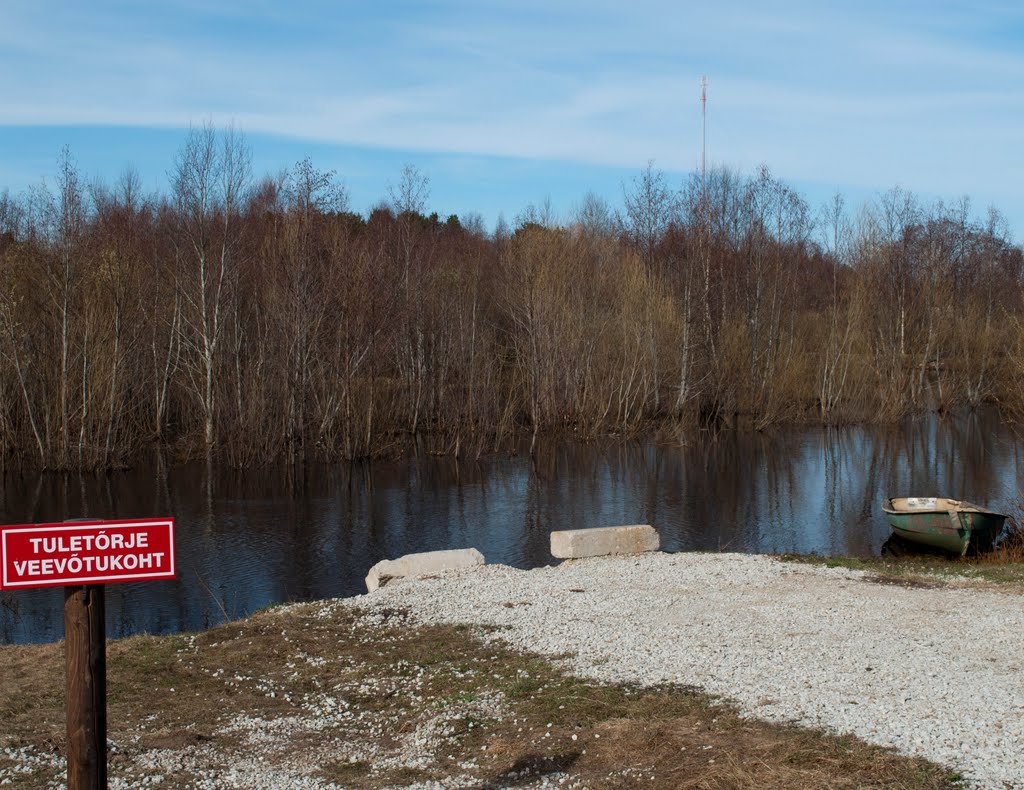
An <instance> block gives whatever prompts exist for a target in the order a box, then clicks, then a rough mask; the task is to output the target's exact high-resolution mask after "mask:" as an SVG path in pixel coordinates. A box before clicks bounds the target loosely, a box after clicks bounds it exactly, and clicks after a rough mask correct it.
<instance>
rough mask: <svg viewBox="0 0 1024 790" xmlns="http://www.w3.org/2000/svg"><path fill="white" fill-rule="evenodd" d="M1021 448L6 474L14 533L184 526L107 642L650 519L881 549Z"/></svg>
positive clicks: (756, 443)
mask: <svg viewBox="0 0 1024 790" xmlns="http://www.w3.org/2000/svg"><path fill="white" fill-rule="evenodd" d="M1021 462H1022V454H1021V443H1020V442H1019V441H1018V440H1017V438H1016V437H1015V436H1014V435H1013V433H1012V432H1011V431H1010V430H1009V429H1008V428H1007V427H1006V426H1005V425H1004V424H1002V423H1001V422H1000V421H999V419H998V417H997V416H996V415H995V414H994V413H992V412H983V413H972V414H966V415H963V416H960V417H957V418H939V417H934V416H933V417H929V418H927V419H924V420H921V421H919V422H914V423H907V424H904V425H901V426H894V427H890V428H863V427H851V428H843V429H820V428H808V429H799V430H794V429H790V430H786V431H780V432H776V433H771V434H728V435H724V436H720V437H719V438H718V439H717V440H714V441H711V440H704V439H701V438H699V437H698V438H696V439H694V438H692V437H690V438H689V439H688V441H687V443H685V444H683V445H671V446H669V445H659V444H657V443H655V442H654V441H653V440H644V441H635V442H627V443H623V444H610V445H607V446H596V445H593V444H567V443H551V444H546V445H544V444H542V445H541V446H540V447H539V449H538V452H537V454H536V456H535V457H534V458H532V459H531V458H530V457H528V456H515V457H502V458H495V459H487V460H484V461H480V462H472V461H470V462H467V461H463V462H461V463H460V462H456V461H454V460H452V459H445V458H436V457H432V456H419V457H413V458H409V459H407V460H405V461H402V462H397V463H387V464H372V465H369V464H353V465H344V466H331V467H323V468H317V469H312V470H310V471H309V473H308V474H307V475H305V476H304V477H303V478H302V479H301V480H298V481H297V480H296V479H295V478H294V477H292V476H289V475H287V474H285V473H283V472H282V471H281V470H256V471H250V472H245V473H241V472H238V471H235V470H223V469H216V470H211V469H207V468H206V466H205V465H203V464H196V465H188V466H184V467H176V468H171V467H168V466H167V465H166V463H164V462H163V460H162V459H155V460H154V463H153V464H152V465H150V466H147V467H144V468H143V467H139V468H136V469H134V470H131V471H129V472H126V473H121V474H115V475H110V476H98V477H94V476H81V477H79V476H65V475H41V476H39V475H16V474H9V475H7V476H5V477H4V478H3V484H2V487H0V522H2V523H25V522H44V521H60V520H63V519H68V518H79V517H87V516H88V517H102V518H115V517H139V516H160V515H173V516H174V517H175V518H176V519H177V525H178V526H177V538H178V546H177V551H178V563H179V578H178V579H177V580H175V581H169V582H147V583H139V584H120V585H112V586H110V587H109V588H108V592H107V612H108V615H107V616H108V633H109V634H110V635H111V636H122V635H127V634H132V633H137V632H139V631H148V632H153V633H165V632H172V631H180V630H195V629H199V628H204V627H207V626H209V625H211V624H213V623H217V622H220V621H222V620H223V619H225V617H234V616H239V615H243V614H246V613H248V612H251V611H253V610H255V609H257V608H259V607H261V606H265V605H267V604H270V603H274V602H280V601H289V600H302V599H309V598H320V597H328V596H337V595H353V594H356V593H360V592H363V591H364V589H365V588H364V586H363V578H364V577H365V575H366V572H367V570H368V569H369V567H370V566H371V565H373V564H374V563H375V562H377V561H378V560H380V559H382V558H385V557H395V556H398V555H401V554H406V553H409V552H415V551H429V550H432V549H439V548H454V547H464V546H475V547H477V548H479V549H480V550H481V551H482V552H483V553H484V555H485V556H486V557H487V559H488V561H489V562H502V563H507V564H510V565H514V566H517V567H534V566H537V565H543V564H546V563H549V562H551V561H552V560H551V557H550V555H549V553H548V534H549V533H550V531H551V530H554V529H577V528H583V527H592V526H604V525H610V524H629V523H650V524H653V525H654V526H655V527H656V528H657V529H658V531H659V532H660V533H661V537H662V543H663V545H664V547H665V548H666V549H668V550H671V551H685V550H709V551H756V552H815V553H821V554H859V555H867V554H876V553H878V551H879V549H880V547H881V545H882V542H883V541H884V540H885V538H886V537H887V536H888V526H887V525H886V522H885V519H884V516H883V514H882V512H881V510H880V507H879V506H880V503H881V500H882V499H883V497H885V496H889V495H908V494H909V495H922V496H923V495H938V494H941V495H949V496H953V497H959V498H966V499H970V500H972V501H974V502H977V503H978V504H981V505H989V506H991V507H993V508H994V509H997V510H1006V509H1009V508H1011V507H1012V503H1013V502H1015V501H1016V498H1017V482H1016V481H1017V475H1018V473H1019V471H1020V469H1021ZM62 600H63V598H62V591H61V590H60V589H51V590H29V591H19V592H18V593H15V594H0V641H4V642H11V641H13V642H26V641H46V640H53V639H59V638H60V637H61V635H62V631H63V621H62Z"/></svg>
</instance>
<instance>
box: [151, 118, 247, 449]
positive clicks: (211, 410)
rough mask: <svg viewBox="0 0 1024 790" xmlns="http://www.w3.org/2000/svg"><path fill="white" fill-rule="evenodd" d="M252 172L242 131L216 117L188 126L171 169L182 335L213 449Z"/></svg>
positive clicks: (191, 379)
mask: <svg viewBox="0 0 1024 790" xmlns="http://www.w3.org/2000/svg"><path fill="white" fill-rule="evenodd" d="M250 176H251V153H250V151H249V148H248V146H247V145H246V143H245V139H244V137H243V136H242V135H241V133H239V132H237V131H236V130H235V129H234V128H233V127H229V128H227V129H225V130H223V131H222V132H220V133H219V134H218V133H217V131H216V130H215V129H214V127H213V126H212V125H211V124H209V123H207V124H204V125H203V126H201V127H198V128H196V127H192V128H190V129H189V132H188V137H187V138H186V140H185V144H184V145H183V146H182V148H181V149H180V150H179V151H178V155H177V157H176V159H175V167H174V171H173V172H172V173H171V181H172V184H173V197H174V208H175V223H176V227H175V246H176V251H175V252H176V258H177V263H178V271H177V278H176V279H177V282H176V285H177V289H178V291H179V293H180V294H181V297H182V307H183V310H182V324H181V333H182V339H183V343H184V348H185V349H186V351H187V353H188V363H189V364H188V367H187V372H188V376H189V384H190V386H191V389H192V391H193V392H194V394H195V395H196V398H197V400H198V403H199V406H200V409H201V412H202V416H203V440H204V443H205V446H206V449H207V452H208V453H209V452H210V451H212V449H213V446H214V443H215V440H216V423H215V414H216V405H217V404H216V384H217V376H218V372H219V366H220V359H219V356H218V351H219V347H220V344H221V340H222V338H223V335H224V328H225V322H226V318H227V316H228V311H229V303H230V300H231V298H232V295H233V289H234V286H235V278H236V275H237V271H238V266H239V263H240V260H239V259H240V257H241V255H242V249H241V229H242V222H241V212H242V207H243V205H244V201H245V197H246V191H247V189H248V187H249V181H250Z"/></svg>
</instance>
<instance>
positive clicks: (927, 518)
mask: <svg viewBox="0 0 1024 790" xmlns="http://www.w3.org/2000/svg"><path fill="white" fill-rule="evenodd" d="M882 510H884V511H885V515H886V517H887V518H888V519H889V524H890V526H892V531H893V532H894V533H895V534H896V535H898V536H899V537H901V538H903V539H904V540H907V541H910V542H911V543H917V544H920V545H924V546H930V547H932V548H936V549H941V550H942V551H947V552H949V553H951V554H957V555H959V556H961V557H962V556H964V555H965V554H967V551H968V550H970V551H972V552H979V551H987V550H989V549H991V548H992V543H993V541H995V539H996V537H997V536H998V535H999V533H1000V532H1001V531H1002V529H1003V522H1005V521H1006V516H1005V515H1003V514H1002V513H994V512H992V511H991V510H987V509H985V508H983V507H979V506H978V505H972V504H971V503H970V502H963V501H961V500H959V499H947V498H945V497H934V496H931V497H894V498H890V499H886V500H885V502H883V503H882Z"/></svg>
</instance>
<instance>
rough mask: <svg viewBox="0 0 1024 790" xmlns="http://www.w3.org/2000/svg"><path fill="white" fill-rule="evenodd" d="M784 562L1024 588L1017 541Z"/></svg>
mask: <svg viewBox="0 0 1024 790" xmlns="http://www.w3.org/2000/svg"><path fill="white" fill-rule="evenodd" d="M778 559H780V560H782V561H783V562H801V563H809V564H812V565H822V566H825V567H827V568H849V569H851V570H858V571H864V572H866V573H868V574H869V577H870V578H871V579H872V580H873V581H880V582H883V583H886V582H887V583H896V582H901V583H905V584H908V585H915V586H941V585H947V584H954V583H955V584H960V585H963V584H965V583H966V584H974V585H979V586H988V585H1000V586H1001V587H1002V588H1003V589H1005V590H1006V591H1007V592H1011V591H1013V592H1024V548H1022V547H1021V545H1020V544H1014V545H1009V546H1005V547H1003V548H999V549H997V550H996V551H993V552H989V553H987V554H983V555H979V556H977V557H945V556H942V555H938V554H922V555H920V556H905V557H841V556H840V557H823V556H819V555H814V554H783V555H780V556H779V557H778Z"/></svg>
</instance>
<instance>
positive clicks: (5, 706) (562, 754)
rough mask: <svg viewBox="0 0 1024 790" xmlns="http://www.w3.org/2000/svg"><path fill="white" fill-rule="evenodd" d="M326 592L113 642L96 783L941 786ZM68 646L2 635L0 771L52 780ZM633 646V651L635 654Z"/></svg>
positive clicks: (940, 775)
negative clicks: (15, 643) (200, 627)
mask: <svg viewBox="0 0 1024 790" xmlns="http://www.w3.org/2000/svg"><path fill="white" fill-rule="evenodd" d="M487 637H488V632H487V631H485V630H482V629H476V628H469V627H427V628H424V627H414V626H413V625H412V624H411V623H410V622H409V620H408V619H407V618H406V616H405V615H404V613H402V612H400V611H386V612H384V613H383V614H380V613H375V614H367V613H360V612H356V611H353V610H352V609H349V608H346V607H342V606H338V605H336V604H332V603H330V602H319V603H311V604H302V605H296V606H289V607H281V608H277V609H272V610H269V611H265V612H262V613H259V614H257V615H254V616H253V617H250V618H248V619H246V620H242V621H238V622H233V623H229V624H227V625H224V626H221V627H218V628H215V629H213V630H211V631H207V632H204V633H201V634H194V635H176V636H166V637H152V636H139V637H133V638H130V639H125V640H120V641H115V642H111V643H109V644H108V670H107V671H108V697H109V742H110V755H109V770H110V778H111V787H115V788H117V787H125V788H127V787H139V786H143V785H145V786H158V787H168V788H171V787H211V788H221V787H253V788H257V787H259V788H273V787H282V788H290V787H350V788H385V787H474V788H497V787H544V786H552V787H554V786H562V787H577V788H624V787H647V788H726V787H728V788H754V787H757V788H845V787H886V788H945V787H954V786H956V784H957V778H956V777H955V776H952V775H950V773H949V772H948V771H947V770H945V769H943V768H941V767H939V766H936V765H934V764H932V763H929V762H927V761H924V760H921V759H913V758H908V757H903V756H900V755H897V754H895V753H894V752H892V751H889V750H886V749H882V748H879V747H875V746H870V745H867V744H865V743H863V742H861V741H859V740H857V739H855V738H849V737H832V736H828V735H823V734H821V733H817V732H814V731H811V730H807V729H803V728H799V727H795V726H779V725H772V724H766V723H763V722H758V721H754V720H750V719H744V718H741V717H739V716H737V715H736V714H735V713H734V712H733V710H732V709H731V708H729V707H728V706H726V705H722V704H718V703H716V701H715V700H713V699H711V698H709V697H708V696H706V695H703V694H700V693H696V692H694V691H693V690H689V689H685V688H658V689H638V688H629V687H620V686H607V685H599V684H595V683H592V682H586V681H583V680H580V679H578V678H575V677H573V676H571V675H569V674H567V673H565V672H564V671H562V670H561V669H560V668H559V667H558V666H557V662H552V661H550V660H548V659H541V658H539V657H537V656H531V655H523V654H519V653H515V652H511V651H509V650H507V649H505V648H503V647H502V646H501V645H500V643H499V642H496V641H493V640H488V638H487ZM63 660H64V659H63V646H62V645H60V644H52V645H41V646H36V645H33V646H21V647H10V646H8V647H0V664H2V666H3V672H2V673H0V785H10V786H12V787H19V788H50V787H55V786H60V785H61V783H62V782H63V777H64V761H63V756H62V753H63V748H64V741H65V735H64V710H63V704H64V703H63ZM638 660H642V657H638Z"/></svg>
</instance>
